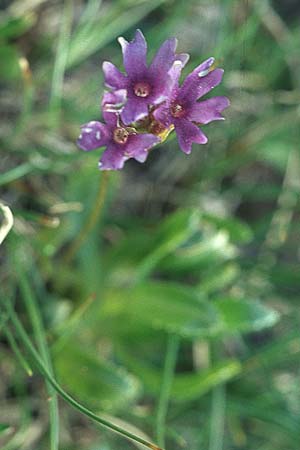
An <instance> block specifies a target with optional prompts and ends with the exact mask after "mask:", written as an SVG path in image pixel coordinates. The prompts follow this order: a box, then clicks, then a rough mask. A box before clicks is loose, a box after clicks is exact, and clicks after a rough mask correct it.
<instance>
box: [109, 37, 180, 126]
mask: <svg viewBox="0 0 300 450" xmlns="http://www.w3.org/2000/svg"><path fill="white" fill-rule="evenodd" d="M119 43H120V44H121V47H122V52H123V63H124V67H125V70H126V75H125V74H123V73H122V72H120V71H119V70H118V69H117V68H116V67H115V66H114V65H113V64H112V63H110V62H107V61H105V62H104V63H103V71H104V76H105V84H106V85H107V86H108V87H109V88H112V89H126V91H127V102H126V105H125V107H124V109H123V111H122V114H121V117H122V120H123V122H124V123H125V124H127V125H128V124H130V123H132V122H135V121H137V120H139V119H141V118H143V117H145V116H147V115H148V111H149V106H150V105H156V104H158V103H160V102H162V101H163V100H165V99H167V98H168V95H169V91H170V82H171V79H170V75H169V70H170V69H171V67H172V64H173V62H174V61H175V59H176V54H175V49H176V46H177V39H175V38H171V39H168V40H167V41H165V42H164V43H163V44H162V46H161V47H160V49H159V50H158V51H157V53H156V55H155V56H154V58H153V61H152V63H151V64H150V66H149V67H148V66H147V60H146V56H147V43H146V40H145V38H144V35H143V33H142V32H141V31H140V30H137V31H136V33H135V37H134V39H133V40H132V41H131V42H127V41H126V40H125V39H124V38H122V37H120V38H119Z"/></svg>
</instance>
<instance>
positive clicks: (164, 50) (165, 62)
mask: <svg viewBox="0 0 300 450" xmlns="http://www.w3.org/2000/svg"><path fill="white" fill-rule="evenodd" d="M176 47H177V39H176V38H171V39H168V40H167V41H165V42H164V43H163V44H162V45H161V47H160V48H159V49H158V51H157V53H156V55H155V56H154V58H153V61H152V63H151V66H150V71H151V73H153V74H154V75H156V76H157V77H159V76H160V74H164V73H166V72H168V71H169V70H170V68H171V67H172V64H173V62H174V60H175V50H176Z"/></svg>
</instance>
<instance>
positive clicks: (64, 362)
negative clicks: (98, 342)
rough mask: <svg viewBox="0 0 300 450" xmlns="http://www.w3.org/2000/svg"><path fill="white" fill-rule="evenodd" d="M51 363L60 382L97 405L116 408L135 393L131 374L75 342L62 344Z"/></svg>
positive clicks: (81, 397)
mask: <svg viewBox="0 0 300 450" xmlns="http://www.w3.org/2000/svg"><path fill="white" fill-rule="evenodd" d="M54 362H55V367H56V370H57V373H58V376H59V379H60V382H61V383H62V384H64V385H65V386H66V387H67V388H68V390H69V391H70V392H71V393H74V395H76V397H78V398H80V400H82V401H86V402H88V403H89V404H93V405H96V406H97V408H103V409H105V410H116V409H120V408H122V407H123V406H126V405H128V403H129V402H130V401H132V400H134V399H135V398H136V397H137V395H138V393H139V389H140V385H139V383H138V381H137V379H136V378H135V377H134V376H133V375H131V374H129V373H128V372H127V371H126V370H125V369H124V368H121V367H117V366H115V365H114V364H112V363H110V362H108V361H105V360H103V359H102V358H100V357H96V356H95V354H93V353H92V352H91V351H90V350H87V349H86V348H85V349H83V348H81V347H80V346H78V345H74V344H70V345H68V346H67V347H64V350H63V351H62V352H60V353H58V354H56V355H55V360H54Z"/></svg>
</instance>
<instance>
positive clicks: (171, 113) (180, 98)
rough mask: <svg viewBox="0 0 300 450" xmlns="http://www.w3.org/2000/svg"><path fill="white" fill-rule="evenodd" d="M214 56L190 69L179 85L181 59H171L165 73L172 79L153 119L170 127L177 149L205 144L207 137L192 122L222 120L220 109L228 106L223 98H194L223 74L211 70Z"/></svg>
mask: <svg viewBox="0 0 300 450" xmlns="http://www.w3.org/2000/svg"><path fill="white" fill-rule="evenodd" d="M213 63H214V58H209V59H208V60H206V61H204V62H203V63H202V64H200V65H199V66H198V67H196V69H194V70H193V72H191V73H190V74H189V75H188V76H187V77H186V79H185V80H184V82H183V84H182V86H181V87H179V83H178V81H179V76H180V73H181V69H182V66H183V64H182V62H180V61H175V63H174V64H173V66H172V68H171V70H170V72H169V74H170V76H171V78H172V88H171V93H170V95H169V97H168V99H167V100H165V101H164V102H163V104H162V105H161V106H159V107H158V108H157V109H156V110H155V111H154V112H153V116H154V117H155V119H156V120H157V121H158V122H159V123H161V124H163V125H164V126H165V127H166V128H170V127H171V126H174V128H175V131H176V134H177V138H178V142H179V145H180V148H181V150H183V151H184V152H185V153H190V152H191V149H192V143H193V142H196V143H198V144H206V142H207V137H206V136H205V134H204V133H203V131H202V130H201V129H200V128H199V127H198V126H197V125H196V124H207V123H209V122H211V121H213V120H223V119H224V117H222V115H221V112H222V111H223V110H224V109H225V108H227V107H228V106H229V100H228V99H227V98H226V97H213V98H210V99H208V100H204V101H201V102H198V101H197V100H198V99H199V98H201V97H202V96H204V95H205V94H207V93H208V92H209V91H210V90H211V89H213V88H214V87H215V86H217V85H218V84H219V83H220V82H221V80H222V76H223V72H224V71H223V70H222V69H214V70H213V69H212V65H213Z"/></svg>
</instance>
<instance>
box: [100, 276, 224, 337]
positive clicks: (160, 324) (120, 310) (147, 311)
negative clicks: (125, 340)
mask: <svg viewBox="0 0 300 450" xmlns="http://www.w3.org/2000/svg"><path fill="white" fill-rule="evenodd" d="M99 321H100V324H99V322H97V324H98V325H97V327H99V329H100V330H101V333H108V334H110V333H117V334H121V335H122V334H127V335H130V334H132V333H136V332H137V331H138V332H139V333H142V332H143V330H147V329H149V328H150V329H153V330H156V331H165V332H172V333H176V334H179V335H181V336H184V337H188V338H194V337H201V336H208V335H212V334H215V332H216V331H217V329H218V327H219V325H220V323H219V316H218V313H217V311H216V309H215V308H214V306H213V305H211V304H210V303H208V302H207V301H204V300H203V299H202V298H201V296H200V294H199V291H197V290H195V289H193V288H190V287H186V286H183V285H180V284H175V283H158V282H147V283H143V284H141V285H138V286H136V287H133V288H127V289H125V288H123V289H110V290H108V291H107V294H106V295H105V297H104V300H103V303H102V308H101V310H100V317H99Z"/></svg>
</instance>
